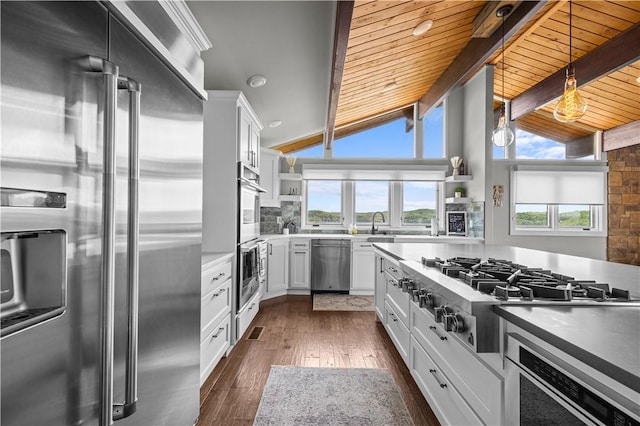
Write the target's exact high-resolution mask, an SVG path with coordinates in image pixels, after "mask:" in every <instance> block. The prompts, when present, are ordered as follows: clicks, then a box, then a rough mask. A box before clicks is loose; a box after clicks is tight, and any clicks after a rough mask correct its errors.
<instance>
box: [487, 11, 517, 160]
mask: <svg viewBox="0 0 640 426" xmlns="http://www.w3.org/2000/svg"><path fill="white" fill-rule="evenodd" d="M512 9H513V7H512V6H511V5H507V6H502V7H501V8H500V9H498V10H497V11H496V16H498V17H499V18H502V106H500V118H499V119H498V125H497V126H496V128H495V129H494V131H493V136H491V140H492V141H493V144H494V145H495V146H499V147H505V146H509V145H511V144H512V143H513V141H514V140H515V139H516V137H515V135H514V134H513V130H511V129H510V128H509V123H508V122H507V115H506V108H505V104H504V18H505V16H507V15H508V14H509V13H511V10H512Z"/></svg>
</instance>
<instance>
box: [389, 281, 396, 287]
mask: <svg viewBox="0 0 640 426" xmlns="http://www.w3.org/2000/svg"><path fill="white" fill-rule="evenodd" d="M389 282H390V283H391V285H392V286H394V287H398V283H397V282H396V281H394V280H389Z"/></svg>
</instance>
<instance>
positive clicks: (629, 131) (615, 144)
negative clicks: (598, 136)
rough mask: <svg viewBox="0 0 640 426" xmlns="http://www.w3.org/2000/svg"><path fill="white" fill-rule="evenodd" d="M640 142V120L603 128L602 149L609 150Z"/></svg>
mask: <svg viewBox="0 0 640 426" xmlns="http://www.w3.org/2000/svg"><path fill="white" fill-rule="evenodd" d="M638 144H640V121H634V122H631V123H629V124H625V125H622V126H618V127H614V128H613V129H611V130H605V131H604V132H603V134H602V150H603V151H611V150H614V149H619V148H624V147H627V146H631V145H638Z"/></svg>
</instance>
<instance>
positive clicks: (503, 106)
mask: <svg viewBox="0 0 640 426" xmlns="http://www.w3.org/2000/svg"><path fill="white" fill-rule="evenodd" d="M502 108H505V102H504V13H503V14H502Z"/></svg>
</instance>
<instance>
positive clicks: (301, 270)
mask: <svg viewBox="0 0 640 426" xmlns="http://www.w3.org/2000/svg"><path fill="white" fill-rule="evenodd" d="M289 253H290V256H289V288H290V289H304V290H309V289H310V288H311V273H310V269H311V256H310V241H309V240H300V239H298V238H296V239H292V240H291V246H290V252H289Z"/></svg>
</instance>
